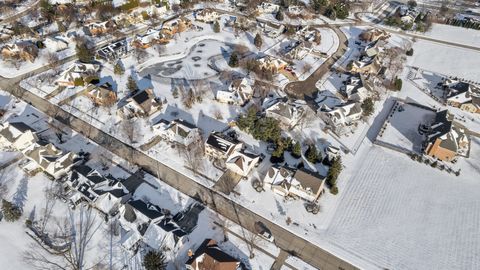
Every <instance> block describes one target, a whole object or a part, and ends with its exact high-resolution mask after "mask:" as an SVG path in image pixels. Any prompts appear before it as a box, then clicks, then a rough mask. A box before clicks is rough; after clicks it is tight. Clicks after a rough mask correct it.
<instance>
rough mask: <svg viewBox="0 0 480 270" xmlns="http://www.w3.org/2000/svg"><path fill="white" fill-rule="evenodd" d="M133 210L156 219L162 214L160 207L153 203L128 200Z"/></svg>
mask: <svg viewBox="0 0 480 270" xmlns="http://www.w3.org/2000/svg"><path fill="white" fill-rule="evenodd" d="M128 204H129V205H131V206H132V207H133V208H134V209H135V210H137V211H138V212H140V213H142V214H144V215H145V216H146V217H148V218H149V219H156V218H159V217H161V216H164V214H163V213H162V210H161V209H160V207H158V206H156V205H153V204H151V203H146V202H144V201H142V200H133V201H129V202H128Z"/></svg>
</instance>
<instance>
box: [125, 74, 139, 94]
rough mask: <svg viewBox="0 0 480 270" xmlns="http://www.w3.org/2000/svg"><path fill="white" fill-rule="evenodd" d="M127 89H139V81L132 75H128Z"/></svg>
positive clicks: (132, 90)
mask: <svg viewBox="0 0 480 270" xmlns="http://www.w3.org/2000/svg"><path fill="white" fill-rule="evenodd" d="M127 89H128V90H130V92H132V93H133V92H136V91H138V85H137V82H136V81H135V79H134V78H133V77H132V75H130V76H128V81H127Z"/></svg>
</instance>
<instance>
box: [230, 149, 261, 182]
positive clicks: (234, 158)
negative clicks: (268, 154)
mask: <svg viewBox="0 0 480 270" xmlns="http://www.w3.org/2000/svg"><path fill="white" fill-rule="evenodd" d="M259 160H260V156H258V155H254V154H251V153H247V152H245V151H242V150H240V151H235V152H233V153H232V154H231V155H230V156H229V157H228V158H227V161H226V162H225V167H226V168H227V169H229V170H231V171H232V172H234V173H236V174H239V175H241V176H247V175H248V174H249V173H250V172H251V171H252V169H253V168H254V167H255V165H256V164H257V163H258V162H259Z"/></svg>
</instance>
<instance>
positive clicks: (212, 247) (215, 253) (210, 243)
mask: <svg viewBox="0 0 480 270" xmlns="http://www.w3.org/2000/svg"><path fill="white" fill-rule="evenodd" d="M202 255H206V256H208V257H210V258H212V259H214V260H215V261H217V262H219V263H232V262H233V263H239V261H238V260H237V259H235V258H234V257H232V256H230V255H228V254H227V253H225V252H224V251H222V250H221V249H220V247H219V246H218V245H217V242H216V241H215V240H213V239H205V240H204V241H203V243H202V244H201V245H200V246H199V247H198V248H197V250H196V251H195V253H194V255H193V256H192V257H190V258H189V259H188V261H187V262H186V264H187V265H192V264H193V263H194V262H195V261H196V260H197V258H199V257H200V256H202ZM221 269H223V270H230V269H232V270H235V269H236V266H235V267H234V268H226V267H223V268H222V267H221V266H218V267H216V268H215V269H211V270H221Z"/></svg>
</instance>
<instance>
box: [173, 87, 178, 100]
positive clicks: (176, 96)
mask: <svg viewBox="0 0 480 270" xmlns="http://www.w3.org/2000/svg"><path fill="white" fill-rule="evenodd" d="M172 96H173V98H178V88H177V87H175V88H174V89H173V91H172Z"/></svg>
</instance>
